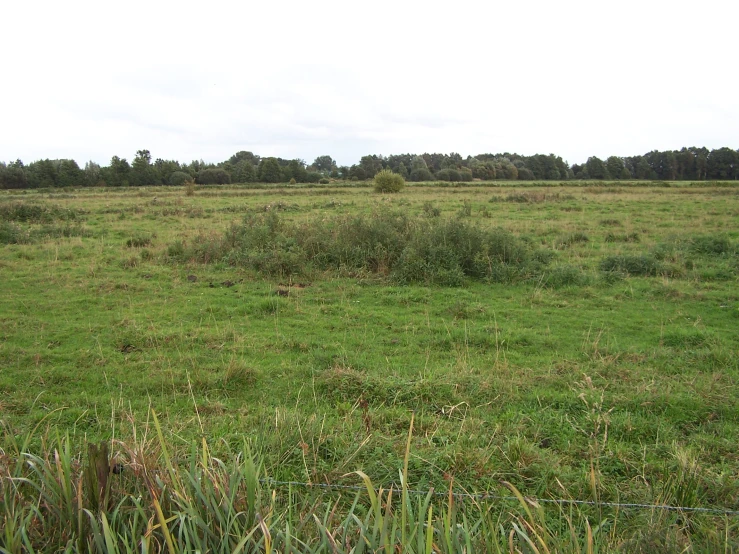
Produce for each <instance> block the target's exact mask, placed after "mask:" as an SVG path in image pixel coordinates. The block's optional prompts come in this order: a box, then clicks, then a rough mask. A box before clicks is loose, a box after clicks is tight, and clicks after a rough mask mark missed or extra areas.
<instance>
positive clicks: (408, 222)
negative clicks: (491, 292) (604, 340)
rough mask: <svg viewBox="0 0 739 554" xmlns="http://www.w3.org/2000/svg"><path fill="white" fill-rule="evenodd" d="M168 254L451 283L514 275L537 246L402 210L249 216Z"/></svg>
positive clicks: (286, 269) (269, 269)
mask: <svg viewBox="0 0 739 554" xmlns="http://www.w3.org/2000/svg"><path fill="white" fill-rule="evenodd" d="M168 252H169V255H170V257H172V258H176V259H179V260H182V261H184V260H194V261H200V262H206V263H207V262H213V261H218V260H222V261H226V262H228V263H231V264H233V265H237V266H243V267H250V268H252V269H255V270H257V271H260V272H263V273H266V274H269V275H275V276H280V277H283V276H289V275H293V274H309V273H311V272H313V271H333V272H338V273H341V274H348V275H351V274H356V275H360V274H366V273H371V274H375V275H377V276H380V277H390V278H392V279H393V280H395V281H396V282H400V283H414V282H426V283H435V284H442V285H451V286H456V285H459V284H461V283H462V281H463V280H464V279H465V278H476V279H483V280H489V281H500V280H501V279H503V280H505V281H509V280H513V279H514V277H515V276H516V275H518V276H519V277H522V276H524V275H525V274H526V273H527V271H528V270H529V269H530V268H529V264H530V261H531V249H530V247H529V246H528V245H526V244H525V243H524V242H523V241H521V240H520V239H518V238H516V237H514V236H513V235H512V234H511V233H509V232H507V231H504V230H502V229H492V230H488V229H482V228H479V227H476V226H473V225H469V224H465V223H464V222H462V221H460V220H459V219H452V220H441V219H439V218H435V219H428V218H411V217H409V216H408V215H407V214H406V213H399V212H383V213H376V214H373V215H371V216H362V215H355V216H344V217H336V218H332V219H325V218H323V219H314V220H310V221H306V222H301V223H292V222H285V221H282V220H281V219H280V218H279V216H278V215H277V213H275V212H274V211H269V212H267V213H266V214H263V215H262V214H249V215H247V216H246V217H245V218H244V220H243V221H242V223H241V224H236V225H233V226H232V227H231V228H230V229H229V230H228V231H227V232H226V234H225V235H223V236H218V235H212V236H210V237H199V238H198V239H196V240H195V241H194V242H193V243H192V245H190V246H188V247H186V246H185V245H184V243H182V242H177V243H174V244H173V245H171V246H170V248H169V250H168Z"/></svg>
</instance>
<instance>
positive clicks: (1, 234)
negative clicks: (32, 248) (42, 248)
mask: <svg viewBox="0 0 739 554" xmlns="http://www.w3.org/2000/svg"><path fill="white" fill-rule="evenodd" d="M29 240H30V237H29V233H28V232H27V231H24V230H23V229H22V228H21V227H20V226H19V225H16V224H15V223H10V222H6V221H0V244H23V243H26V242H29Z"/></svg>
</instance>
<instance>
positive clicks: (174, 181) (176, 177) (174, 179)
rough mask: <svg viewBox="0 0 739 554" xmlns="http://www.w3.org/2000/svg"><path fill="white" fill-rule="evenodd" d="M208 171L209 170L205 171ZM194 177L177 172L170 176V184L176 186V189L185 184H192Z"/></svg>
mask: <svg viewBox="0 0 739 554" xmlns="http://www.w3.org/2000/svg"><path fill="white" fill-rule="evenodd" d="M203 171H207V170H203ZM191 181H192V177H191V176H190V174H189V173H185V172H184V171H175V172H174V173H172V174H171V175H170V176H169V181H168V184H170V185H172V186H174V187H180V186H183V185H184V184H185V183H188V182H191Z"/></svg>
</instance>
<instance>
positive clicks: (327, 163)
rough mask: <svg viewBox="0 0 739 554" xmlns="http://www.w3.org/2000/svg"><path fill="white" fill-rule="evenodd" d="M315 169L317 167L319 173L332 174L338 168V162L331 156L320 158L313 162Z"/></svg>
mask: <svg viewBox="0 0 739 554" xmlns="http://www.w3.org/2000/svg"><path fill="white" fill-rule="evenodd" d="M313 167H315V168H316V170H317V171H324V172H326V173H330V172H331V171H332V170H333V169H335V168H336V162H335V161H334V159H333V158H332V157H331V156H318V157H317V158H316V159H315V160H313Z"/></svg>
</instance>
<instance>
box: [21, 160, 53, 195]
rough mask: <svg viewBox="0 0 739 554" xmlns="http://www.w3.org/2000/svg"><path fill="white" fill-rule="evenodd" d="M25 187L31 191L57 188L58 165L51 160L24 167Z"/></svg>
mask: <svg viewBox="0 0 739 554" xmlns="http://www.w3.org/2000/svg"><path fill="white" fill-rule="evenodd" d="M26 175H27V181H28V184H27V186H28V187H29V188H32V189H36V188H51V187H56V186H58V182H59V164H58V163H54V162H52V161H51V160H48V159H47V160H38V161H35V162H32V163H30V164H28V166H27V167H26Z"/></svg>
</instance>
